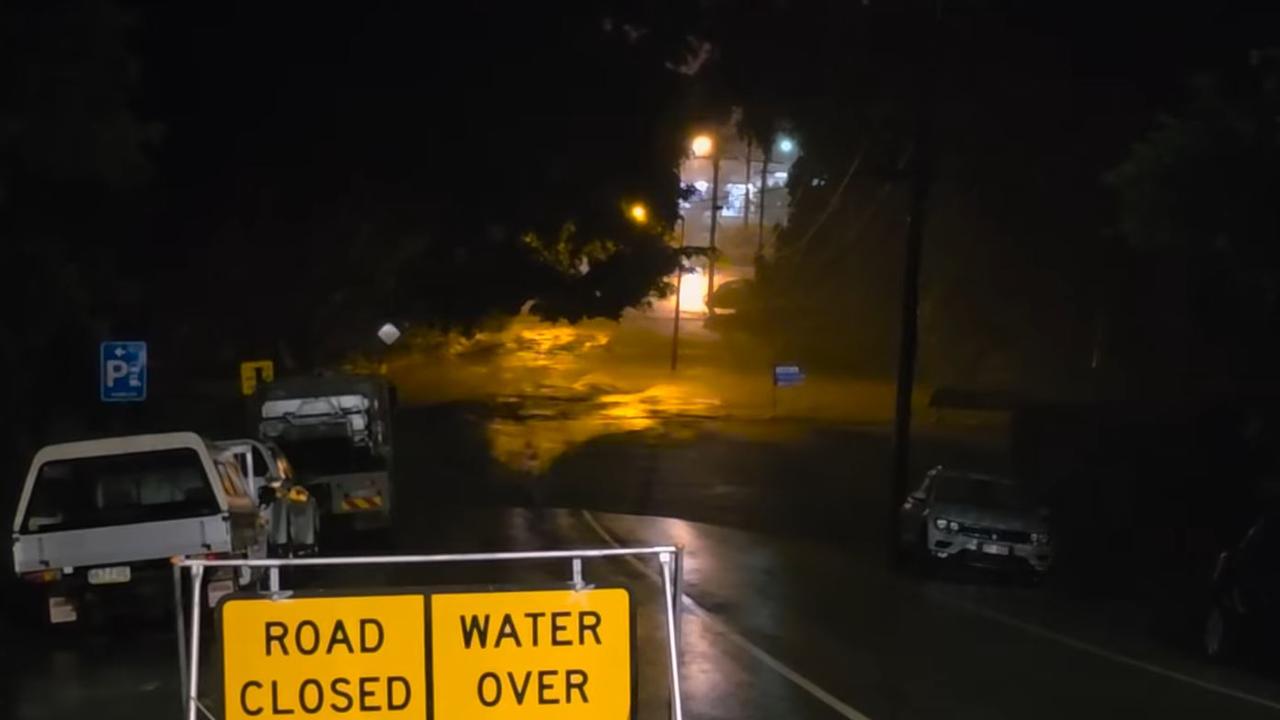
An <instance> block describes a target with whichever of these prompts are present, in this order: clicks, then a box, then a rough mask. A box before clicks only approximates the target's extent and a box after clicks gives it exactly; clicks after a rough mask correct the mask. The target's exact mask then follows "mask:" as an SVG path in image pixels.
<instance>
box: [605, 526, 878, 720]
mask: <svg viewBox="0 0 1280 720" xmlns="http://www.w3.org/2000/svg"><path fill="white" fill-rule="evenodd" d="M582 517H583V518H585V519H586V521H587V524H588V525H590V526H591V529H592V530H595V531H596V534H597V535H599V536H600V537H601V538H603V539H604V541H605V542H607V543H609V544H610V545H612V546H614V547H617V548H620V547H622V544H621V543H619V542H618V541H617V540H615V539H614V538H613V536H612V535H610V534H609V532H608V531H607V530H605V529H604V528H603V527H602V526H601V525H600V523H598V522H596V519H595V516H593V515H592V514H591V513H590V512H588V511H586V510H583V511H582ZM624 559H626V560H627V561H628V562H630V563H631V564H632V565H633V566H635V568H636V569H637V570H639V571H640V572H641V573H643V574H644V575H646V576H647V577H648V578H649V579H650V580H653V581H654V582H656V583H658V585H661V584H662V579H661V578H659V577H658V572H657V571H656V570H654V569H653V568H651V567H649V566H648V565H645V564H644V563H643V562H640V560H639V559H638V558H636V557H633V556H630V555H628V556H626V557H625V558H624ZM680 602H682V603H684V606H685V607H686V608H688V609H689V610H690V611H692V612H693V613H694V614H695V615H697V616H698V617H700V618H702V619H703V620H706V621H707V622H708V623H710V624H712V625H714V626H715V627H716V630H718V631H719V632H720V633H721V634H722V635H724V636H725V637H727V638H729V639H730V640H732V641H733V642H734V644H736V645H738V646H739V647H741V648H742V649H743V650H746V651H747V652H748V653H749V654H751V655H752V656H753V657H755V658H756V659H757V660H759V661H760V662H762V663H764V664H765V665H767V666H768V667H769V669H771V670H773V671H774V672H776V673H778V674H779V675H781V676H782V677H784V678H786V679H788V680H790V681H791V682H793V683H795V684H796V685H798V686H800V688H801V689H802V690H804V691H805V692H807V693H809V694H810V695H812V696H814V697H815V698H817V699H818V700H821V701H822V702H823V703H824V704H826V706H827V707H829V708H831V709H832V710H834V711H836V712H837V713H839V714H840V716H841V717H845V718H848V719H849V720H871V718H869V717H867V716H866V715H863V714H862V713H860V712H858V711H857V710H855V709H853V708H852V707H850V706H849V705H846V704H845V703H844V702H841V701H840V699H839V698H837V697H835V696H834V695H832V694H831V693H829V692H827V691H826V690H823V689H822V688H820V687H818V686H817V685H816V684H814V683H813V682H812V681H811V680H809V679H808V678H806V677H805V676H803V675H801V674H800V673H798V672H796V671H795V670H792V669H791V668H789V667H787V666H786V665H785V664H783V662H782V661H781V660H778V659H777V658H775V657H774V656H772V655H770V654H769V653H767V652H765V651H764V650H761V649H760V648H759V647H757V646H755V645H754V644H752V642H751V641H750V640H748V639H746V638H745V637H743V636H742V634H741V633H739V632H738V631H737V630H734V629H733V628H732V627H730V626H729V624H728V623H726V622H725V621H724V620H722V619H720V617H719V616H717V615H715V614H713V613H712V612H711V611H709V610H707V609H706V608H704V607H702V606H701V605H699V604H698V603H697V601H695V600H694V599H693V598H691V597H689V596H688V595H686V594H684V593H681V594H680Z"/></svg>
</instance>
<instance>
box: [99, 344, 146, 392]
mask: <svg viewBox="0 0 1280 720" xmlns="http://www.w3.org/2000/svg"><path fill="white" fill-rule="evenodd" d="M99 375H100V377H101V380H102V384H101V397H102V401H103V402H140V401H142V400H146V399H147V344H146V343H145V342H141V341H132V340H129V341H120V340H109V341H107V342H104V343H102V350H101V358H100V363H99Z"/></svg>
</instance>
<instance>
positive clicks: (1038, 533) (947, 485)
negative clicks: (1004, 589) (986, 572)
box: [900, 466, 1053, 577]
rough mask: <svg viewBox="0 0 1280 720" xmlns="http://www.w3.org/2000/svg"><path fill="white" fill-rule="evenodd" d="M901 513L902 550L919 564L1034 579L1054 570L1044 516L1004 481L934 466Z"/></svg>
mask: <svg viewBox="0 0 1280 720" xmlns="http://www.w3.org/2000/svg"><path fill="white" fill-rule="evenodd" d="M900 512H901V514H902V515H901V523H902V524H901V527H902V529H903V532H902V537H901V538H900V540H901V542H902V546H903V549H904V550H907V551H914V552H917V553H919V554H920V555H921V556H922V557H923V558H926V559H929V560H933V561H948V562H961V563H965V564H969V565H979V566H985V567H993V568H998V569H1008V570H1031V571H1033V572H1034V573H1035V575H1034V576H1033V577H1039V576H1041V575H1043V574H1044V573H1045V572H1047V571H1048V570H1049V567H1050V566H1051V565H1052V564H1053V543H1052V537H1051V532H1050V530H1049V522H1048V513H1047V511H1045V510H1044V509H1043V508H1041V507H1039V506H1038V505H1037V503H1036V502H1035V501H1034V499H1033V498H1032V496H1031V495H1030V493H1028V492H1027V491H1026V490H1025V489H1024V488H1023V487H1022V486H1020V485H1018V484H1017V483H1015V482H1014V481H1012V480H1010V479H1008V478H1004V477H999V476H995V475H986V474H982V473H976V472H969V471H963V470H954V469H950V468H944V467H942V466H938V467H935V468H934V469H932V470H930V471H929V472H928V473H926V474H925V477H924V482H922V483H921V484H920V487H919V488H918V489H917V490H916V491H915V492H913V493H911V494H910V495H909V496H908V497H907V500H906V502H905V503H904V504H903V506H902V509H901V511H900Z"/></svg>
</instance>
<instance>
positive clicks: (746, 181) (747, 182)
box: [742, 135, 751, 229]
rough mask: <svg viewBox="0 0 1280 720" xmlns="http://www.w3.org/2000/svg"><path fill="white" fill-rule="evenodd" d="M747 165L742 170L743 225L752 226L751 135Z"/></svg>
mask: <svg viewBox="0 0 1280 720" xmlns="http://www.w3.org/2000/svg"><path fill="white" fill-rule="evenodd" d="M744 162H745V163H746V165H747V168H746V170H743V172H742V227H743V228H744V229H745V228H749V227H751V136H750V135H748V136H747V159H746V160H745V161H744Z"/></svg>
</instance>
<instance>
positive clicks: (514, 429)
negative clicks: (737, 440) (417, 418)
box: [488, 384, 720, 473]
mask: <svg viewBox="0 0 1280 720" xmlns="http://www.w3.org/2000/svg"><path fill="white" fill-rule="evenodd" d="M522 402H523V406H522V413H521V417H519V418H514V419H513V418H508V417H500V418H495V419H493V420H491V421H490V422H489V425H488V436H489V444H490V447H491V448H492V450H493V455H494V457H495V458H496V459H497V460H498V461H499V462H502V463H503V464H505V465H507V466H509V467H512V468H515V469H517V470H523V471H525V472H530V473H540V472H544V471H546V470H547V468H549V467H550V466H551V464H552V463H553V462H554V461H555V460H556V458H558V457H559V456H560V455H562V454H564V452H565V451H567V450H569V449H571V448H573V447H575V446H578V445H581V444H583V443H586V442H588V441H590V440H592V439H593V438H597V437H600V436H603V435H610V434H615V433H625V432H639V431H644V430H650V429H653V428H656V427H658V425H659V424H660V423H663V422H664V421H669V420H679V419H682V418H687V419H694V418H709V417H717V416H718V415H719V414H720V401H719V400H718V399H716V398H713V397H708V396H705V395H702V394H699V393H697V392H696V390H695V389H694V388H690V387H686V386H682V385H675V384H658V385H653V386H651V387H649V388H646V389H644V390H641V391H639V392H632V393H626V392H606V393H603V394H600V395H595V396H592V395H584V396H579V397H576V398H572V399H561V398H553V399H547V398H535V397H527V398H523V399H522Z"/></svg>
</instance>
